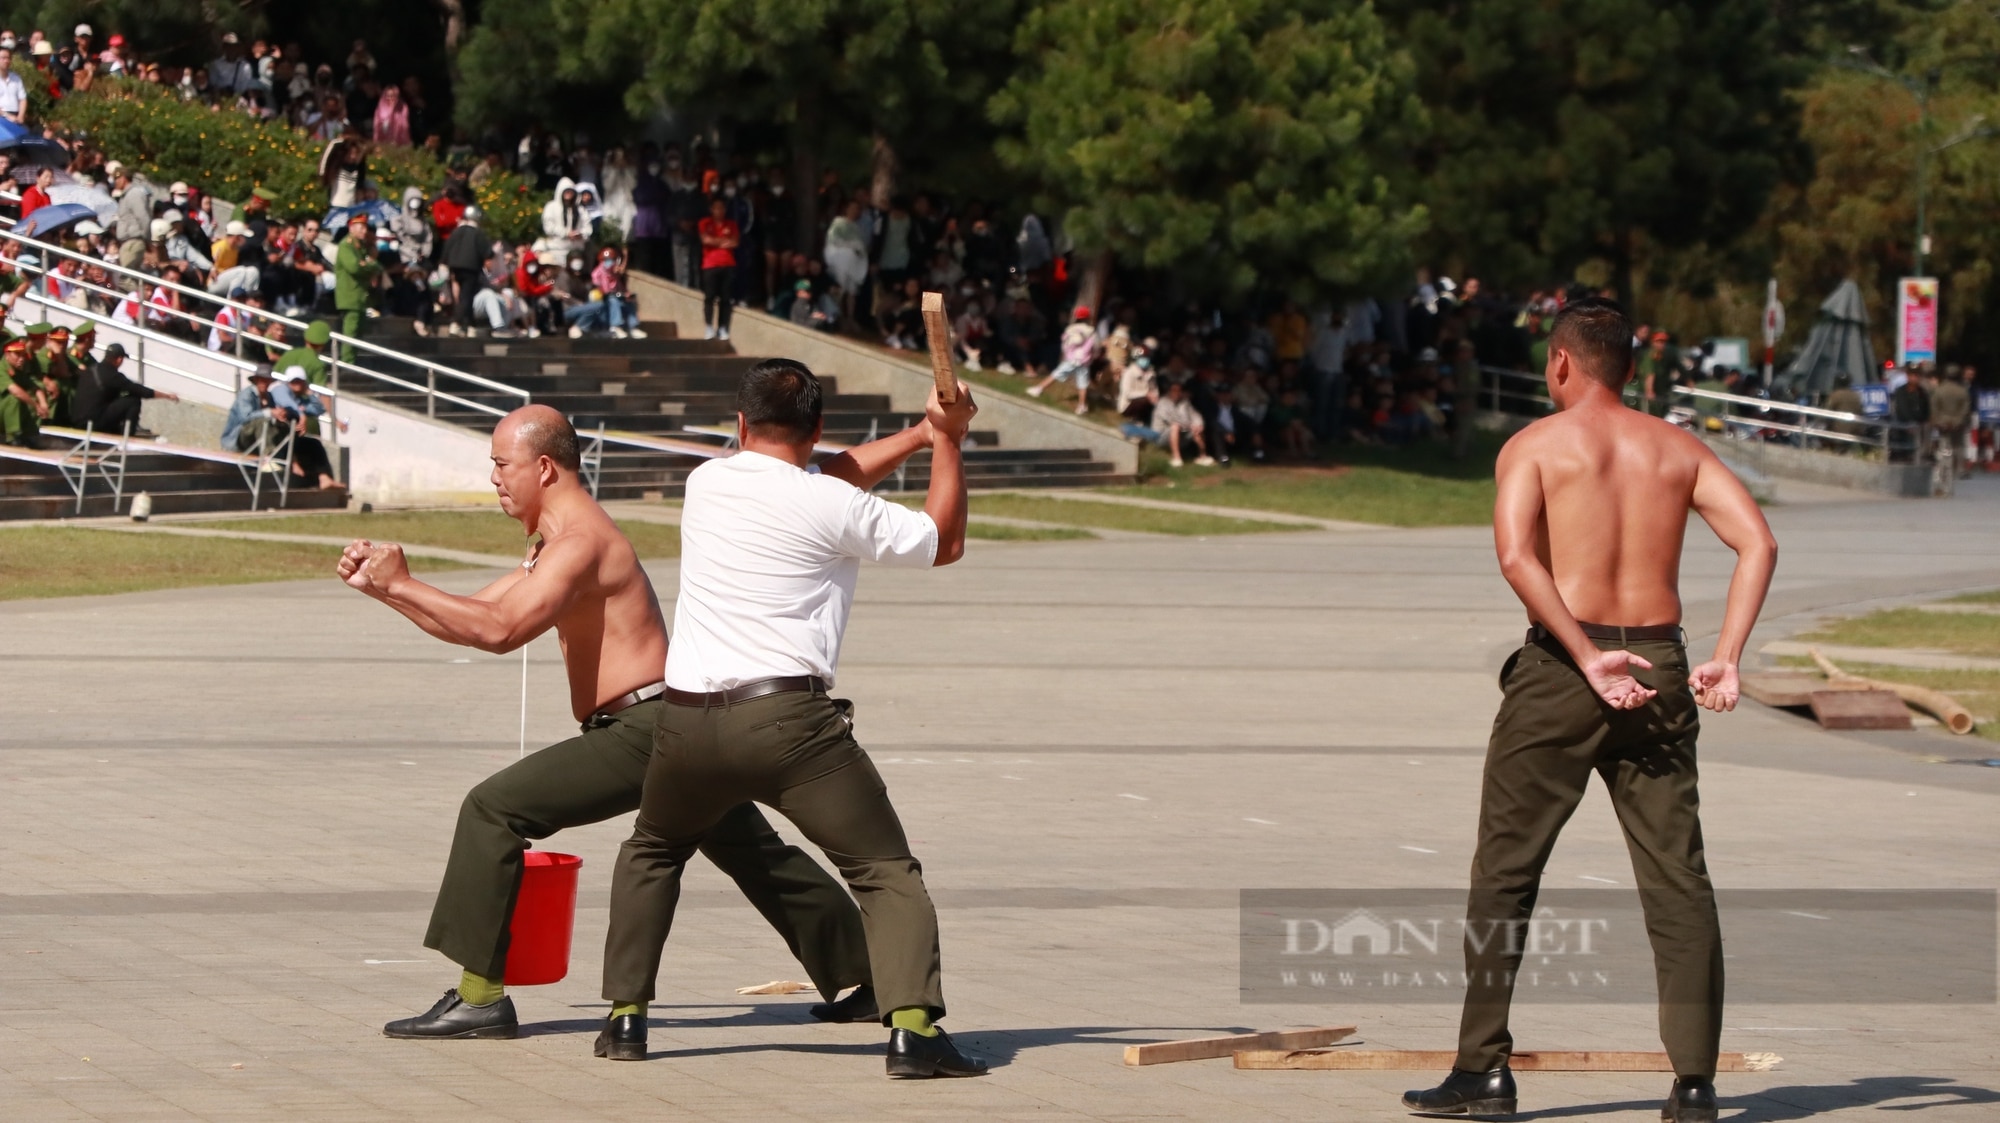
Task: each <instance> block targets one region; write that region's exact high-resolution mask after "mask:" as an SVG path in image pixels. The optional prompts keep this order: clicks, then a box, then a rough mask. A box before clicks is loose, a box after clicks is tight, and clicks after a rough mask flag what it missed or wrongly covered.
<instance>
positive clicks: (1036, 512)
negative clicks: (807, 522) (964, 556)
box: [901, 495, 1311, 536]
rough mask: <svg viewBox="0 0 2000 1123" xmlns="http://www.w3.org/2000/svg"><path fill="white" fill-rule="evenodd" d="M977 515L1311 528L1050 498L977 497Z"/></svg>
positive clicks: (1155, 525)
mask: <svg viewBox="0 0 2000 1123" xmlns="http://www.w3.org/2000/svg"><path fill="white" fill-rule="evenodd" d="M901 502H903V503H905V504H907V505H909V506H912V507H919V508H920V507H922V506H923V505H924V501H923V500H922V499H921V498H918V497H915V496H912V497H910V498H907V499H904V500H901ZM972 513H973V514H975V515H994V516H997V517H999V518H1006V519H1027V520H1029V521H1030V522H1044V523H1060V524H1062V525H1063V526H1074V527H1090V528H1096V529H1100V530H1136V531H1142V532H1144V533H1147V534H1180V535H1190V536H1195V535H1213V534H1268V533H1272V532H1275V531H1285V530H1310V529H1311V528H1310V527H1304V526H1295V525H1291V524H1287V523H1268V522H1259V521H1256V520H1253V519H1235V518H1230V517H1228V516H1226V515H1208V514H1198V513H1191V512H1181V511H1155V510H1151V509H1149V508H1146V507H1127V506H1125V505H1124V504H1121V503H1092V502H1090V501H1088V500H1077V499H1045V498H1042V497H1040V496H1035V495H975V496H973V497H972ZM968 525H970V524H968ZM988 525H991V524H988ZM1022 529H1025V528H1022Z"/></svg>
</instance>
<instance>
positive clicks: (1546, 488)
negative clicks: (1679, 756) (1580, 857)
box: [1493, 316, 1778, 710]
mask: <svg viewBox="0 0 2000 1123" xmlns="http://www.w3.org/2000/svg"><path fill="white" fill-rule="evenodd" d="M1619 322H1621V323H1622V322H1623V318H1622V316H1621V317H1619ZM1626 330H1627V331H1628V332H1629V328H1627V329H1626ZM1605 349H1609V350H1612V351H1616V348H1615V347H1611V346H1610V345H1609V343H1608V341H1605V340H1598V341H1596V343H1592V342H1590V341H1588V340H1586V339H1585V338H1584V335H1583V333H1582V332H1580V331H1571V332H1568V333H1565V332H1563V331H1561V330H1560V329H1559V331H1558V333H1557V334H1556V335H1553V336H1551V338H1550V347H1549V362H1548V369H1547V371H1546V374H1547V377H1548V386H1549V396H1550V398H1551V399H1552V400H1553V401H1554V402H1555V403H1556V405H1557V406H1558V407H1559V408H1560V410H1561V412H1559V413H1557V414H1555V415H1554V416H1552V417H1545V418H1543V419H1542V420H1540V421H1537V422H1535V423H1534V424H1532V425H1530V426H1528V427H1527V428H1526V429H1523V430H1522V431H1521V432H1520V433H1519V434H1517V435H1516V436H1515V437H1514V439H1513V440H1511V441H1509V442H1508V443H1507V447H1506V448H1505V449H1503V450H1501V453H1500V459H1499V462H1498V464H1497V465H1496V466H1495V476H1496V477H1497V482H1498V485H1499V494H1498V497H1497V499H1496V501H1495V503H1494V509H1493V538H1494V547H1495V550H1496V552H1497V553H1498V554H1499V557H1500V570H1501V573H1502V574H1503V575H1504V576H1505V577H1506V578H1507V582H1508V584H1510V585H1512V586H1513V588H1514V592H1515V594H1516V595H1518V596H1519V597H1520V598H1521V603H1522V605H1523V606H1524V607H1525V608H1526V609H1527V611H1528V618H1529V620H1530V621H1531V622H1532V623H1535V624H1539V625H1541V626H1542V627H1544V628H1547V629H1548V630H1549V632H1550V633H1551V634H1552V635H1553V636H1554V637H1555V638H1556V639H1557V641H1558V642H1560V643H1561V644H1562V645H1563V647H1564V649H1565V650H1567V651H1568V652H1569V654H1570V656H1571V657H1572V658H1573V659H1575V660H1576V662H1577V665H1578V667H1579V668H1580V669H1581V670H1582V671H1583V672H1584V675H1585V677H1586V678H1588V679H1589V680H1590V684H1591V686H1592V688H1593V689H1595V690H1596V691H1597V692H1598V694H1599V696H1600V697H1602V698H1603V699H1604V700H1605V701H1606V702H1607V703H1609V704H1610V705H1612V706H1613V707H1616V708H1619V709H1631V708H1634V707H1636V706H1639V705H1643V704H1644V703H1645V701H1646V700H1647V699H1648V698H1651V697H1652V691H1651V690H1649V689H1647V688H1645V687H1643V686H1641V685H1639V683H1638V682H1636V681H1635V680H1634V679H1633V678H1632V676H1631V675H1630V674H1629V673H1627V671H1628V668H1629V667H1631V666H1638V667H1641V668H1644V667H1647V666H1650V664H1648V663H1646V661H1645V660H1643V659H1640V658H1639V657H1637V656H1634V655H1631V654H1630V653H1628V652H1623V651H1615V650H1613V651H1600V650H1598V648H1597V646H1596V645H1595V643H1593V642H1592V641H1591V639H1590V638H1589V637H1588V636H1586V635H1585V634H1584V631H1583V629H1582V628H1581V626H1580V624H1579V622H1582V623H1590V624H1603V625H1611V626H1618V627H1627V628H1634V627H1646V626H1653V625H1672V624H1678V623H1680V620H1681V598H1680V561H1681V546H1682V543H1683V540H1684V539H1685V536H1686V532H1687V515H1688V512H1689V511H1690V510H1692V511H1694V512H1695V513H1696V514H1698V515H1700V516H1701V517H1702V519H1703V520H1704V521H1705V522H1707V523H1708V525H1709V528H1710V529H1711V530H1713V531H1714V532H1715V534H1716V537H1718V538H1720V539H1721V540H1722V542H1723V544H1724V545H1726V546H1728V547H1729V548H1730V549H1732V550H1734V551H1736V553H1737V555H1738V563H1737V566H1736V573H1735V575H1734V577H1733V578H1732V579H1731V581H1730V586H1729V602H1728V608H1727V610H1726V612H1725V614H1724V619H1723V626H1722V630H1721V634H1720V636H1719V638H1718V640H1717V643H1716V654H1715V658H1714V659H1713V660H1711V661H1710V662H1709V663H1706V664H1703V665H1702V666H1700V667H1697V668H1695V670H1694V671H1692V672H1690V674H1689V678H1688V681H1689V685H1690V686H1691V687H1692V688H1693V690H1694V692H1695V695H1696V698H1697V699H1698V700H1699V701H1700V702H1701V703H1702V704H1703V705H1704V706H1708V707H1709V708H1711V709H1716V710H1727V709H1732V708H1734V707H1735V705H1736V696H1737V672H1736V668H1737V664H1738V662H1739V661H1740V659H1741V657H1742V651H1743V645H1744V644H1745V643H1746V642H1748V640H1749V636H1750V628H1751V626H1752V625H1753V624H1755V623H1756V620H1757V613H1758V611H1759V609H1761V608H1762V607H1763V601H1764V594H1765V591H1766V590H1767V589H1768V588H1769V586H1770V580H1771V574H1772V571H1773V569H1774V568H1775V566H1776V564H1777V552H1778V546H1777V542H1776V540H1775V539H1773V538H1772V537H1771V530H1770V527H1769V526H1767V525H1766V524H1765V522H1764V516H1763V512H1761V511H1759V510H1758V508H1757V504H1756V501H1755V500H1753V499H1752V498H1751V497H1750V493H1749V491H1748V490H1746V489H1745V488H1744V487H1743V484H1742V483H1741V482H1740V481H1739V480H1737V479H1736V477H1735V475H1734V474H1732V473H1731V472H1730V471H1729V469H1728V468H1727V467H1726V466H1725V465H1724V464H1723V463H1722V461H1720V460H1718V459H1717V458H1716V456H1715V454H1714V453H1713V452H1710V451H1709V449H1708V447H1707V446H1706V445H1704V444H1702V443H1701V441H1699V440H1697V439H1696V438H1695V437H1694V436H1692V435H1691V434H1688V433H1685V432H1682V431H1681V430H1679V429H1677V428H1675V427H1674V426H1672V425H1670V424H1668V423H1667V422H1665V421H1662V420H1659V419H1657V418H1653V417H1649V416H1647V415H1645V414H1643V413H1640V412H1638V411H1636V410H1632V409H1628V408H1626V407H1625V406H1624V404H1623V403H1622V402H1621V401H1620V400H1619V392H1618V387H1619V386H1621V385H1622V384H1623V381H1624V378H1625V377H1628V376H1629V374H1630V359H1629V345H1628V346H1627V347H1626V348H1625V355H1626V357H1625V358H1624V365H1623V366H1622V367H1620V368H1618V370H1617V371H1616V372H1615V374H1614V376H1613V377H1610V378H1605V377H1601V376H1600V375H1599V374H1597V373H1596V372H1595V371H1594V366H1595V365H1602V364H1603V363H1606V362H1611V363H1616V362H1617V360H1616V359H1615V358H1614V359H1606V358H1604V357H1603V355H1602V354H1601V352H1602V351H1603V350H1605Z"/></svg>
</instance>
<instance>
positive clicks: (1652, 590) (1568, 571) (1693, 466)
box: [1499, 407, 1728, 627]
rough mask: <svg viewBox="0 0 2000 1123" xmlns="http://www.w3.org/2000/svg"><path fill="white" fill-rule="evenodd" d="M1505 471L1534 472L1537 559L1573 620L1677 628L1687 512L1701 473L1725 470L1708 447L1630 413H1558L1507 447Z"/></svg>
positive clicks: (1659, 422) (1661, 423) (1503, 461)
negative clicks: (1538, 504) (1537, 494)
mask: <svg viewBox="0 0 2000 1123" xmlns="http://www.w3.org/2000/svg"><path fill="white" fill-rule="evenodd" d="M1510 470H1511V471H1514V472H1522V471H1533V472H1534V473H1535V476H1536V481H1535V482H1536V484H1537V485H1538V486H1539V488H1540V491H1541V498H1542V510H1541V517H1540V519H1539V520H1538V524H1537V526H1536V529H1535V553H1536V554H1537V555H1538V556H1539V557H1540V558H1541V559H1542V563H1543V564H1544V565H1546V566H1548V567H1549V572H1550V573H1552V574H1553V575H1554V576H1555V581H1556V588H1557V590H1559V591H1560V592H1561V593H1562V598H1563V603H1564V604H1566V605H1568V606H1569V610H1570V613H1571V615H1573V616H1575V617H1576V618H1577V619H1579V620H1589V621H1593V622H1596V623H1602V624H1622V625H1626V626H1628V627H1636V626H1641V625H1647V624H1678V623H1680V619H1681V599H1680V562H1681V542H1682V539H1683V538H1684V536H1685V533H1686V531H1687V513H1688V511H1689V510H1690V509H1691V508H1692V507H1694V504H1695V494H1696V491H1697V489H1698V486H1699V481H1700V477H1701V474H1702V472H1703V471H1704V470H1710V471H1721V472H1724V473H1727V471H1728V469H1727V468H1724V467H1723V466H1722V464H1721V462H1720V461H1718V460H1716V458H1715V455H1714V454H1713V453H1711V452H1709V451H1708V449H1707V447H1705V446H1704V445H1703V444H1702V443H1701V442H1700V441H1698V440H1696V439H1695V438H1694V437H1693V436H1691V435H1689V434H1687V433H1684V432H1682V431H1681V430H1679V429H1677V428H1675V427H1674V426H1672V425H1670V424H1668V423H1667V422H1665V421H1662V420H1660V419H1659V418H1656V417H1651V416H1648V415H1646V414H1643V413H1640V412H1639V411H1637V410H1633V409H1626V408H1623V407H1620V408H1617V409H1615V410H1602V411H1592V412H1591V414H1590V415H1589V416H1583V415H1579V414H1576V413H1569V412H1564V413H1558V414H1556V415H1554V416H1553V417H1546V418H1543V419H1542V420H1540V421H1537V422H1535V423H1534V424H1533V425H1530V426H1528V427H1527V428H1526V429H1524V430H1522V432H1521V433H1520V435H1519V436H1517V437H1515V438H1514V439H1513V440H1512V441H1510V442H1509V443H1508V445H1507V448H1506V450H1505V451H1504V452H1503V453H1502V454H1501V461H1500V467H1499V471H1500V473H1502V474H1506V473H1508V472H1509V471H1510ZM1537 623H1539V621H1537Z"/></svg>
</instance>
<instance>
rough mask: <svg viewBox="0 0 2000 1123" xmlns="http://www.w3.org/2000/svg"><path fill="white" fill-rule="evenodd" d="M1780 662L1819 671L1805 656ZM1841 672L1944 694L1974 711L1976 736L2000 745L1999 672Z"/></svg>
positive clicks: (1865, 666)
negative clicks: (1906, 684) (1923, 687)
mask: <svg viewBox="0 0 2000 1123" xmlns="http://www.w3.org/2000/svg"><path fill="white" fill-rule="evenodd" d="M1779 662H1780V663H1781V664H1783V665H1785V666H1787V667H1804V668H1807V669H1817V668H1815V667H1814V666H1813V661H1812V660H1811V659H1809V658H1806V657H1805V656H1787V657H1785V658H1783V659H1780V660H1779ZM1840 669H1841V670H1843V671H1846V672H1847V673H1849V674H1854V675H1860V676H1861V677H1863V678H1872V679H1880V680H1882V681H1883V682H1902V683H1908V684H1910V685H1911V686H1925V687H1929V688H1930V689H1932V690H1937V691H1942V692H1943V693H1945V694H1949V695H1951V696H1952V697H1953V698H1955V699H1957V700H1958V704H1959V705H1961V706H1964V707H1965V708H1966V709H1968V710H1971V711H1972V716H1973V718H1974V719H1975V720H1976V721H1978V722H1979V724H1978V725H1977V726H1975V727H1974V728H1973V732H1974V733H1976V734H1978V735H1979V736H1981V737H1984V738H1986V739H1987V740H1989V741H2000V720H1995V719H1996V718H2000V671H1926V670H1919V669H1917V668H1914V667H1886V666H1882V665H1881V664H1878V663H1848V662H1845V661H1842V662H1841V663H1840Z"/></svg>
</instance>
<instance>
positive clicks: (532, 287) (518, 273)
mask: <svg viewBox="0 0 2000 1123" xmlns="http://www.w3.org/2000/svg"><path fill="white" fill-rule="evenodd" d="M555 290H556V286H555V282H554V281H552V280H550V279H549V278H547V277H545V276H543V275H542V263H541V260H540V259H539V258H537V257H536V256H535V251H534V250H531V249H528V248H527V247H525V246H524V247H522V249H521V263H520V264H519V265H517V266H515V267H514V291H515V292H516V293H518V294H520V297H521V299H522V301H524V302H526V304H527V305H528V309H529V311H530V312H532V313H533V314H534V326H533V328H532V329H531V330H530V332H529V335H530V336H536V335H540V334H541V333H542V332H545V331H554V330H556V323H557V321H558V320H560V319H561V318H562V302H561V301H559V300H557V299H556V296H555Z"/></svg>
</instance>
